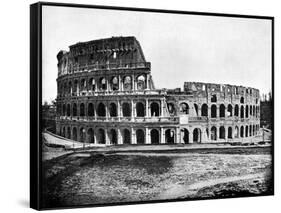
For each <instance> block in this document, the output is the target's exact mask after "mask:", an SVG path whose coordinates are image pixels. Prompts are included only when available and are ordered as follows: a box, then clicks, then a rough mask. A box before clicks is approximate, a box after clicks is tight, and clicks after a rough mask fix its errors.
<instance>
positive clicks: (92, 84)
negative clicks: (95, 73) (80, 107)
mask: <svg viewBox="0 0 281 213" xmlns="http://www.w3.org/2000/svg"><path fill="white" fill-rule="evenodd" d="M89 90H90V91H95V90H96V81H95V79H93V78H91V79H90V80H89Z"/></svg>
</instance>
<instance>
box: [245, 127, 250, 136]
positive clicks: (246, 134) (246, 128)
mask: <svg viewBox="0 0 281 213" xmlns="http://www.w3.org/2000/svg"><path fill="white" fill-rule="evenodd" d="M248 131H249V127H248V126H246V127H245V137H248V133H249V132H248Z"/></svg>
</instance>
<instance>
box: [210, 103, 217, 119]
mask: <svg viewBox="0 0 281 213" xmlns="http://www.w3.org/2000/svg"><path fill="white" fill-rule="evenodd" d="M216 117H217V106H216V105H212V106H211V118H216Z"/></svg>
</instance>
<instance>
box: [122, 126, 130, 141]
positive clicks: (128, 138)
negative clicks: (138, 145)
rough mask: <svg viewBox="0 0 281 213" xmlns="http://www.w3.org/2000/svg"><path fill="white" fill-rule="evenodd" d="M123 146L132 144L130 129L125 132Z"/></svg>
mask: <svg viewBox="0 0 281 213" xmlns="http://www.w3.org/2000/svg"><path fill="white" fill-rule="evenodd" d="M123 144H131V134H130V131H129V130H128V129H124V130H123Z"/></svg>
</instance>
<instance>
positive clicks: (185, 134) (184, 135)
mask: <svg viewBox="0 0 281 213" xmlns="http://www.w3.org/2000/svg"><path fill="white" fill-rule="evenodd" d="M182 132H183V141H184V143H185V144H188V143H189V132H188V130H187V129H185V128H184V129H183V130H182Z"/></svg>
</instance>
